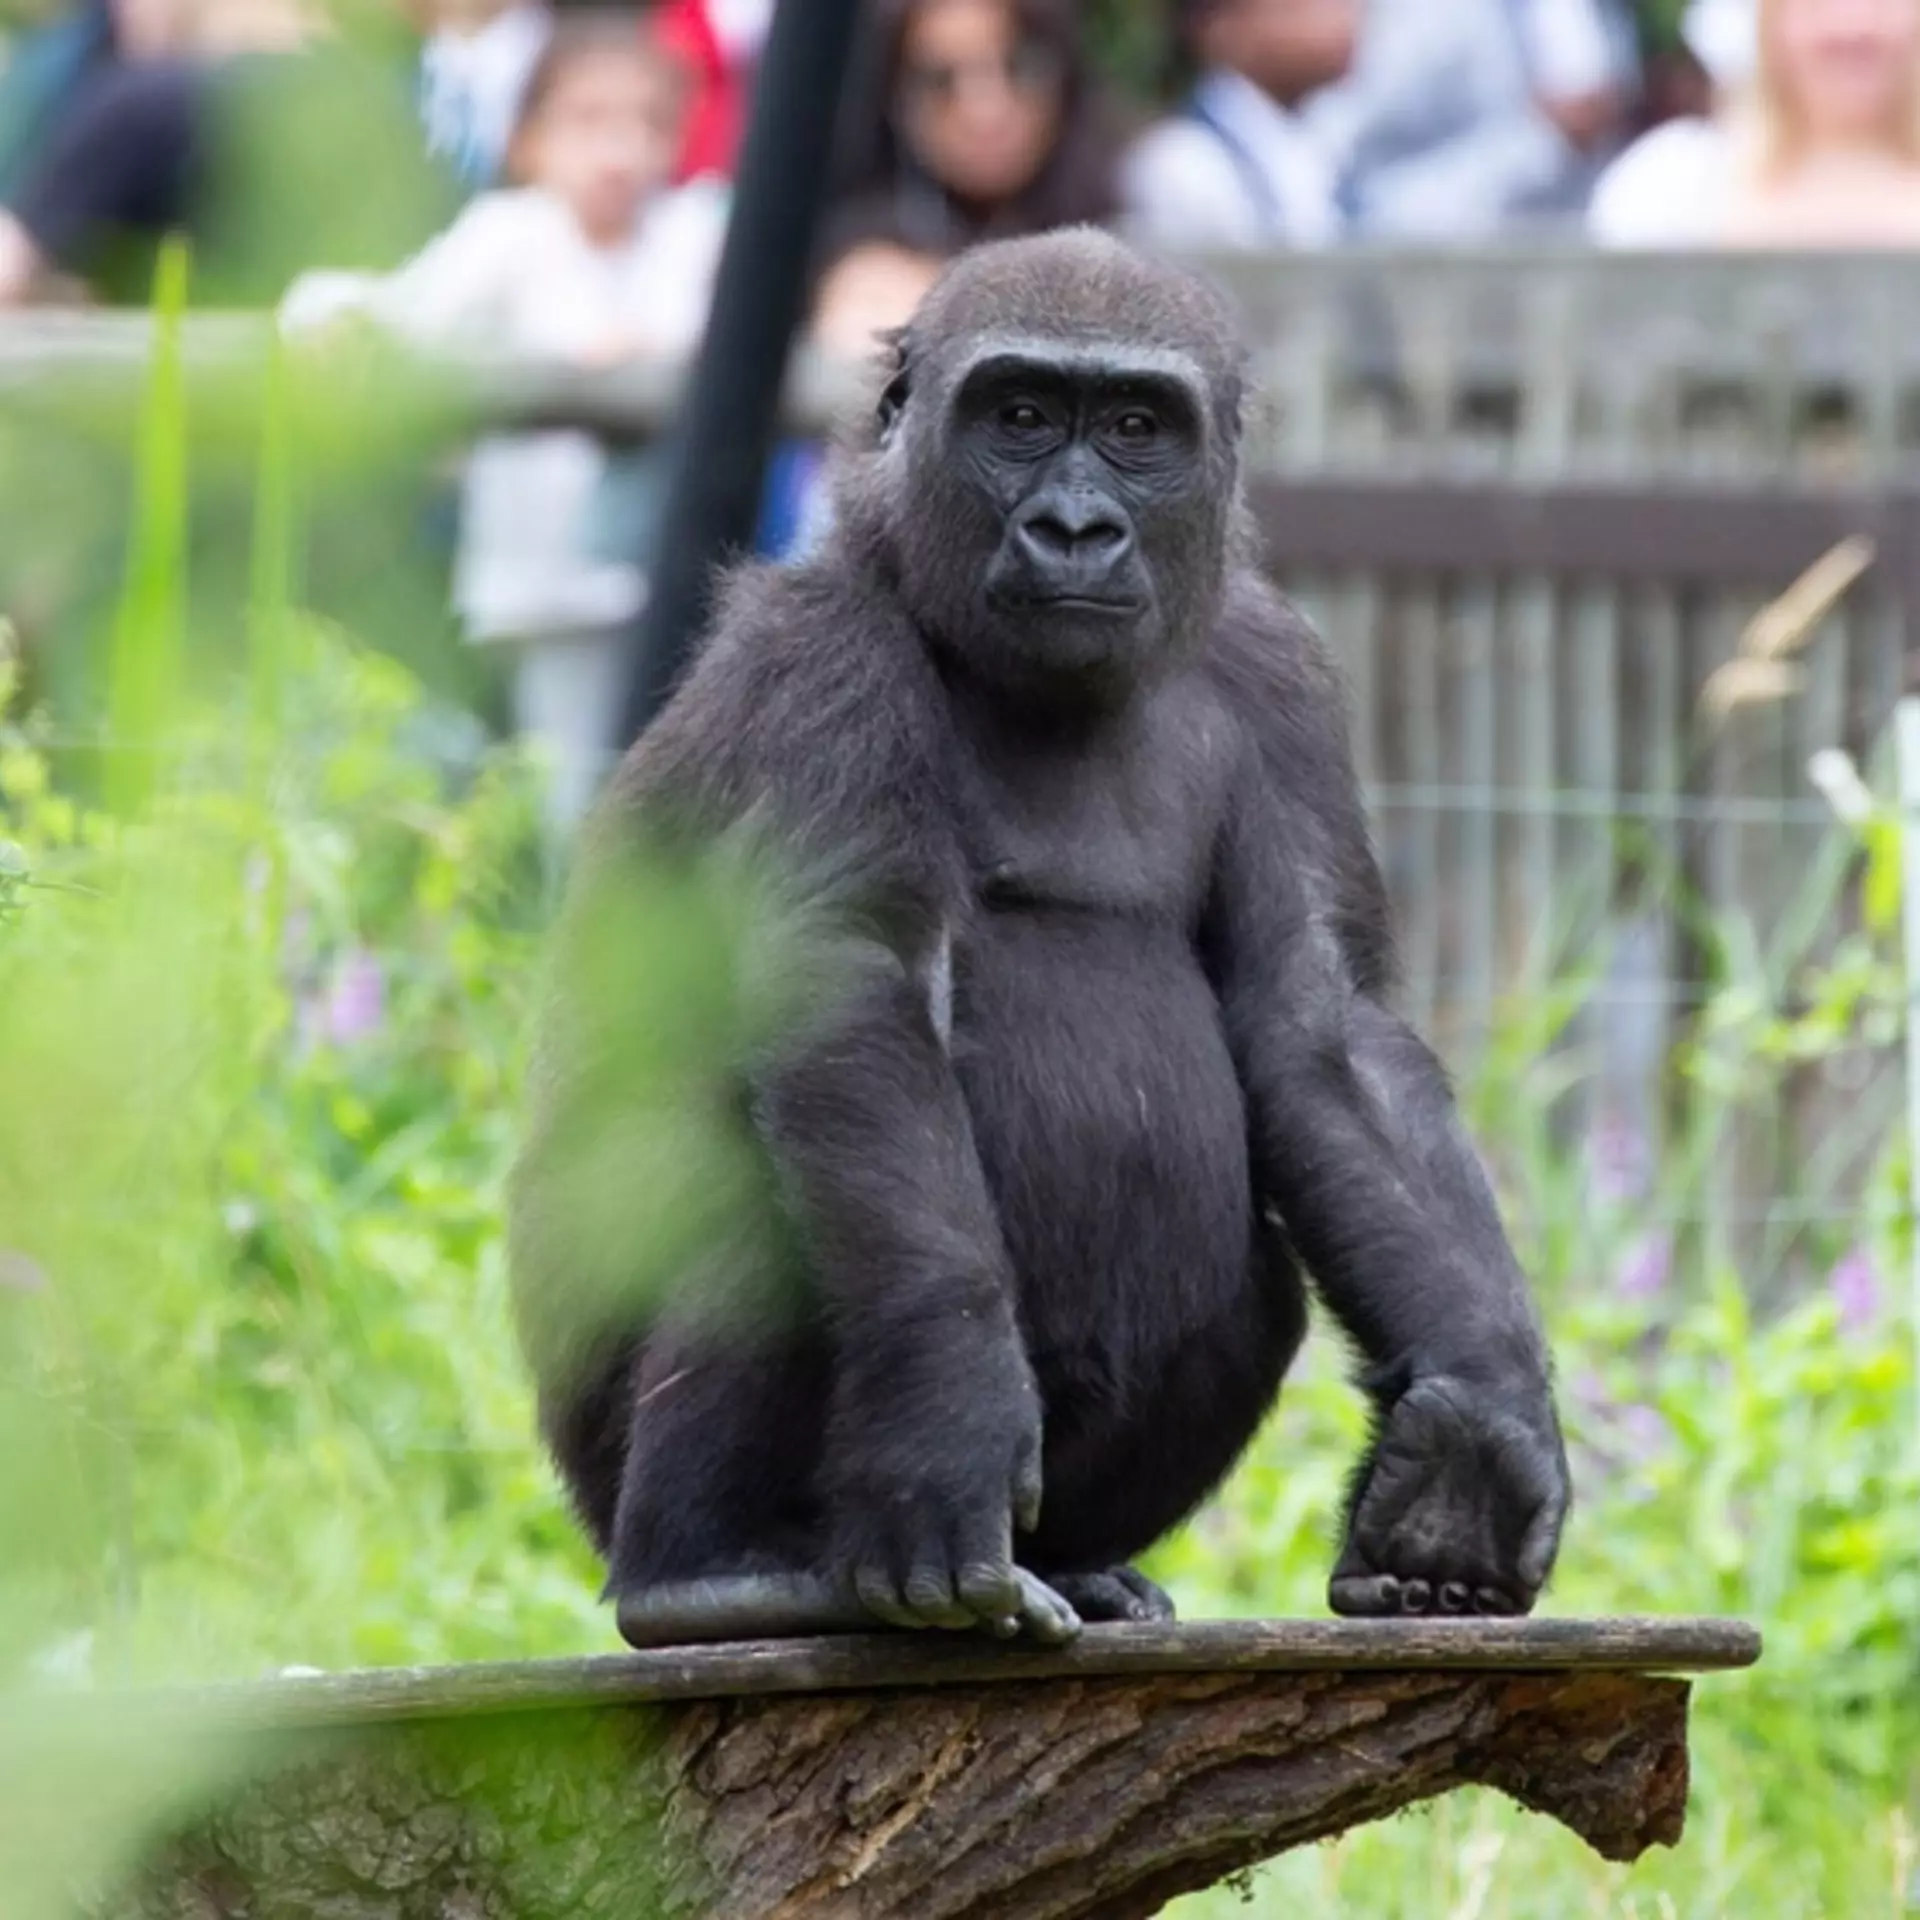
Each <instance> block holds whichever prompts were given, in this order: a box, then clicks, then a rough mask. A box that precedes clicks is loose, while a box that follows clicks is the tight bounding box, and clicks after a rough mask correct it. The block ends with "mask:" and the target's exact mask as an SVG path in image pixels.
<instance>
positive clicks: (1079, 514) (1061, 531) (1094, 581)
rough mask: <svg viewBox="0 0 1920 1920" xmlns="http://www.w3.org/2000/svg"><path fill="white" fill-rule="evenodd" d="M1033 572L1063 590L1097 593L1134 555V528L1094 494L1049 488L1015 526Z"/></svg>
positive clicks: (1066, 591)
mask: <svg viewBox="0 0 1920 1920" xmlns="http://www.w3.org/2000/svg"><path fill="white" fill-rule="evenodd" d="M1014 538H1015V540H1016V541H1017V542H1018V544H1019V547H1020V552H1021V557H1022V558H1023V559H1024V560H1025V561H1026V563H1027V565H1028V566H1029V567H1030V568H1031V569H1032V571H1033V574H1034V577H1035V578H1036V579H1038V580H1041V581H1044V582H1045V583H1046V584H1047V585H1048V586H1050V587H1052V588H1054V589H1055V590H1056V591H1058V592H1060V593H1063V594H1073V593H1087V594H1096V595H1097V594H1098V593H1100V592H1101V591H1102V590H1103V589H1104V588H1106V587H1108V586H1110V585H1111V584H1112V583H1113V580H1114V578H1115V576H1116V575H1117V574H1118V573H1119V571H1120V569H1121V568H1122V567H1123V566H1124V565H1125V564H1126V562H1127V561H1128V560H1129V559H1130V558H1131V557H1132V554H1133V529H1132V528H1131V527H1130V526H1129V525H1128V524H1127V521H1126V517H1125V516H1124V515H1123V514H1122V513H1121V512H1120V511H1119V509H1118V508H1117V507H1115V506H1114V505H1113V504H1112V503H1111V502H1110V501H1107V500H1103V499H1101V498H1100V497H1099V496H1098V495H1097V494H1080V493H1049V494H1047V495H1045V496H1044V497H1042V498H1041V499H1039V500H1036V501H1034V502H1033V503H1032V504H1031V505H1030V506H1028V507H1027V509H1026V510H1025V511H1024V512H1023V513H1022V514H1021V515H1020V516H1019V519H1018V521H1017V523H1016V524H1015V527H1014Z"/></svg>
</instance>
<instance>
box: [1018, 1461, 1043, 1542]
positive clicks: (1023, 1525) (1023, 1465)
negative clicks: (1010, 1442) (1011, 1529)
mask: <svg viewBox="0 0 1920 1920" xmlns="http://www.w3.org/2000/svg"><path fill="white" fill-rule="evenodd" d="M1040 1462H1041V1454H1040V1443H1039V1441H1038V1440H1034V1441H1031V1442H1029V1443H1028V1444H1027V1445H1025V1446H1023V1447H1022V1448H1021V1450H1020V1457H1019V1459H1018V1460H1016V1461H1015V1462H1014V1467H1013V1524H1014V1525H1015V1526H1016V1527H1018V1528H1019V1529H1020V1531H1021V1532H1022V1533H1032V1532H1034V1531H1035V1530H1036V1529H1037V1528H1038V1527H1039V1525H1040V1495H1041V1491H1042V1487H1041V1479H1040Z"/></svg>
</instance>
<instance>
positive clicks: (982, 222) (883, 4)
mask: <svg viewBox="0 0 1920 1920" xmlns="http://www.w3.org/2000/svg"><path fill="white" fill-rule="evenodd" d="M1079 12H1080V9H1079V7H1078V6H1077V5H1076V4H1075V0H880V4H879V6H878V8H877V13H878V16H879V19H878V25H877V33H878V37H879V41H880V52H881V59H880V70H881V75H882V82H883V84H882V86H881V88H880V90H879V91H880V106H879V110H878V112H877V113H875V114H873V115H872V116H871V117H870V118H868V120H867V121H866V123H865V124H864V125H860V126H858V127H856V128H855V130H854V136H853V138H852V140H851V141H850V143H849V148H848V157H847V167H846V172H845V184H844V187H843V190H842V192H841V194H840V196H839V205H838V207H837V209H836V211H835V213H834V214H833V216H832V217H831V218H830V221H829V230H828V239H827V257H828V259H829V261H836V260H838V259H839V258H840V257H841V256H842V255H844V254H845V253H847V252H848V251H849V250H850V244H849V242H851V245H855V246H857V245H859V244H861V243H862V237H863V236H867V235H871V234H873V233H876V232H883V231H884V232H886V233H888V234H890V235H892V236H893V237H894V244H896V245H898V246H901V247H904V248H906V249H908V250H910V251H912V252H914V253H917V254H924V255H928V256H931V257H934V258H938V259H945V258H947V257H949V256H951V255H953V254H955V253H958V252H959V251H960V250H961V248H963V247H966V246H970V245H972V244H973V243H974V242H975V241H979V240H999V239H1007V238H1011V237H1014V236H1017V235H1021V234H1029V233H1040V232H1044V231H1045V230H1046V229H1047V228H1049V227H1058V226H1066V225H1071V224H1073V223H1075V222H1079V221H1095V222H1105V221H1107V220H1110V219H1111V218H1112V217H1113V216H1114V214H1115V213H1116V212H1117V211H1118V206H1119V198H1118V186H1117V177H1116V176H1117V160H1118V150H1117V147H1116V144H1115V142H1114V140H1113V138H1112V136H1111V134H1110V132H1109V130H1108V118H1107V113H1106V109H1105V106H1104V103H1103V102H1102V101H1101V99H1100V98H1099V97H1098V95H1097V93H1096V90H1095V87H1094V83H1093V80H1092V77H1091V74H1090V72H1089V68H1088V62H1087V58H1086V53H1085V49H1084V47H1083V44H1082V35H1081V29H1080V23H1079ZM901 317H904V316H901Z"/></svg>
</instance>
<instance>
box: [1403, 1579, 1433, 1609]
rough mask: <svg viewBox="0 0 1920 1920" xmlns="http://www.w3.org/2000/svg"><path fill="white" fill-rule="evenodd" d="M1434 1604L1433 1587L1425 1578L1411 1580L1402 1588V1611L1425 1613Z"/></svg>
mask: <svg viewBox="0 0 1920 1920" xmlns="http://www.w3.org/2000/svg"><path fill="white" fill-rule="evenodd" d="M1432 1605H1433V1589H1432V1588H1431V1587H1430V1586H1428V1584H1427V1583H1426V1582H1425V1581H1424V1580H1409V1581H1408V1582H1407V1583H1406V1585H1405V1586H1403V1587H1402V1588H1401V1589H1400V1611H1401V1612H1402V1613H1425V1612H1426V1611H1427V1610H1428V1608H1430V1607H1431V1606H1432Z"/></svg>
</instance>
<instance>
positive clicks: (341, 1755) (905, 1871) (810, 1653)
mask: <svg viewBox="0 0 1920 1920" xmlns="http://www.w3.org/2000/svg"><path fill="white" fill-rule="evenodd" d="M1758 1651H1759V1643H1758V1639H1757V1636H1756V1635H1754V1634H1753V1633H1752V1631H1751V1630H1750V1629H1748V1628H1745V1627H1743V1626H1739V1625H1737V1624H1735V1623H1731V1622H1711V1621H1595V1622H1576V1621H1537V1622H1514V1621H1440V1622H1429V1621H1405V1622H1399V1621H1383V1622H1274V1623H1265V1624H1248V1625H1244V1626H1241V1625H1215V1626H1201V1627H1172V1628H1162V1627H1153V1628H1133V1627H1112V1628H1095V1629H1090V1630H1089V1631H1088V1632H1087V1633H1086V1635H1085V1636H1084V1637H1083V1638H1082V1640H1081V1641H1080V1642H1079V1643H1078V1644H1077V1645H1075V1646H1073V1647H1069V1648H1065V1649H1061V1650H1059V1651H1055V1652H1038V1651H1035V1652H1026V1651H1013V1650H1007V1649H1003V1648H999V1647H995V1646H991V1645H982V1644H979V1643H975V1642H969V1641H960V1640H954V1641H944V1640H928V1639H924V1638H921V1637H918V1636H911V1637H909V1636H873V1637H870V1638H869V1637H862V1638H858V1639H836V1640H822V1641H809V1642H799V1643H789V1644H781V1643H773V1642H766V1643H758V1644H755V1645H751V1646H740V1647H714V1648H701V1649H688V1650H684V1651H677V1652H676V1651H669V1652H661V1653H652V1654H638V1655H619V1656H610V1657H608V1658H605V1659H597V1660H588V1661H579V1662H555V1663H541V1664H535V1665H528V1666H508V1667H475V1668H467V1669H451V1670H446V1671H443V1672H432V1671H421V1672H393V1673H376V1674H355V1675H341V1676H323V1677H316V1678H313V1679H310V1680H286V1681H278V1682H273V1683H269V1684H267V1685H263V1686H260V1687H252V1688H244V1689H242V1688H232V1689H220V1690H216V1691H214V1692H211V1693H207V1694H202V1695H198V1696H195V1697H193V1698H192V1699H183V1700H177V1701H158V1700H149V1701H148V1702H147V1703H146V1705H145V1707H144V1708H143V1709H142V1711H144V1712H150V1713H160V1714H163V1715H164V1714H167V1713H174V1712H178V1713H182V1714H186V1715H190V1716H191V1722H192V1724H193V1725H194V1727H195V1728H196V1729H197V1730H199V1731H200V1732H201V1733H203V1734H204V1732H205V1730H207V1729H208V1728H218V1727H225V1728H228V1729H230V1730H246V1731H248V1732H249V1733H258V1734H262V1735H270V1736H271V1738H272V1740H273V1743H274V1748H275V1752H276V1758H275V1761H274V1763H273V1765H272V1766H271V1767H269V1768H266V1769H264V1770H259V1771H256V1772H255V1773H254V1774H253V1776H252V1777H250V1778H249V1779H248V1780H247V1781H246V1783H245V1784H244V1785H242V1786H240V1787H239V1788H238V1790H237V1791H233V1792H230V1793H228V1794H226V1795H224V1796H223V1797H222V1799H221V1801H220V1803H219V1804H218V1805H217V1806H216V1807H214V1808H213V1809H212V1810H211V1811H209V1812H207V1813H205V1814H204V1815H202V1816H200V1817H197V1818H196V1819H195V1820H194V1821H192V1822H191V1823H190V1824H189V1825H188V1826H187V1827H186V1828H184V1829H183V1830H182V1831H180V1832H179V1833H177V1834H176V1835H174V1836H173V1837H172V1838H171V1839H169V1840H168V1841H167V1842H166V1843H165V1844H164V1845H162V1846H161V1847H159V1848H158V1849H156V1850H155V1851H154V1852H153V1853H152V1854H150V1855H149V1857H148V1859H147V1861H146V1862H145V1864H144V1865H143V1867H142V1869H141V1870H140V1873H139V1874H138V1876H137V1879H136V1883H135V1884H134V1885H132V1886H130V1887H123V1888H122V1889H120V1890H119V1891H118V1892H117V1893H116V1896H115V1898H114V1899H113V1901H112V1902H111V1904H110V1906H108V1907H104V1908H102V1911H103V1912H107V1911H111V1912H112V1913H114V1914H116V1915H128V1914H132V1915H137V1916H161V1915H165V1916H168V1920H184V1917H185V1916H188V1915H191V1916H194V1917H195V1920H214V1917H215V1916H220V1917H221V1920H243V1917H244V1920H256V1917H257V1920H267V1916H272V1917H273V1920H296V1917H297V1920H308V1917H311V1920H320V1917H321V1916H326V1920H374V1916H388V1915H391V1916H396V1917H398V1916H404V1917H405V1920H428V1917H429V1916H431V1917H432V1920H496V1917H497V1920H547V1916H553V1920H560V1917H561V1916H567V1917H568V1920H575V1917H577V1916H592V1915H600V1914H605V1915H608V1916H621V1917H622V1920H625V1916H645V1920H683V1917H684V1920H695V1917H697V1916H716V1917H718V1916H724V1917H725V1920H774V1917H775V1916H779V1917H780V1920H788V1917H789V1916H799V1915H806V1916H814V1915H819V1916H830V1917H831V1920H841V1917H842V1916H844V1917H845V1920H881V1917H882V1916H888V1917H891V1916H895V1915H911V1916H913V1917H914V1920H987V1917H988V1916H991V1917H992V1920H1096V1917H1097V1920H1132V1917H1133V1916H1139V1915H1149V1914H1153V1913H1157V1912H1158V1911H1159V1910H1160V1909H1161V1907H1162V1906H1163V1905H1164V1904H1165V1903H1166V1902H1167V1901H1168V1900H1170V1899H1172V1898H1173V1897H1174V1896H1175V1895H1177V1894H1180V1893H1184V1892H1188V1891H1191V1890H1193V1889H1195V1888H1199V1887H1203V1886H1207V1885H1209V1884H1211V1883H1213V1882H1215V1881H1217V1880H1219V1879H1221V1878H1223V1877H1225V1876H1226V1875H1228V1874H1231V1873H1233V1872H1235V1871H1237V1870H1239V1869H1241V1868H1243V1867H1246V1866H1250V1865H1252V1864H1253V1863H1255V1862H1257V1861H1259V1860H1262V1859H1265V1858H1267V1857H1269V1856H1271V1855H1273V1854H1276V1853H1279V1852H1282V1851H1284V1850H1285V1849H1287V1848H1290V1847H1296V1846H1300V1845H1303V1844H1305V1843H1307V1842H1310V1841H1314V1840H1320V1839H1324V1838H1326V1837H1327V1836H1329V1835H1332V1834H1335V1833H1339V1832H1341V1831H1343V1830H1344V1829H1346V1828H1348V1827H1352V1826H1356V1825H1358V1824H1360V1823H1362V1822H1365V1821H1369V1820H1376V1819H1379V1818H1380V1817H1381V1816H1383V1815H1385V1814H1388V1813H1392V1812H1394V1811H1396V1810H1397V1809H1399V1808H1402V1807H1406V1806H1409V1805H1411V1804H1413V1803H1415V1802H1417V1801H1420V1800H1424V1799H1428V1798H1430V1797H1432V1796H1433V1795H1435V1794H1439V1793H1444V1792H1446V1791H1448V1790H1449V1789H1451V1788H1454V1787H1458V1786H1463V1785H1468V1784H1474V1783H1478V1784H1484V1785H1489V1786H1494V1787H1498V1788H1500V1789H1501V1790H1502V1791H1504V1792H1506V1793H1508V1794H1511V1795H1512V1796H1513V1797H1514V1798H1515V1799H1517V1800H1519V1801H1520V1802H1521V1803H1522V1804H1523V1805H1525V1806H1528V1807H1531V1808H1533V1809H1535V1810H1536V1811H1538V1812H1541V1813H1544V1814H1547V1815H1549V1816H1551V1817H1552V1818H1554V1819H1557V1820H1559V1821H1561V1822H1563V1823H1564V1824H1565V1825H1567V1826H1568V1827H1570V1828H1572V1830H1573V1831H1574V1832H1575V1833H1577V1834H1579V1835H1580V1836H1581V1837H1582V1838H1583V1839H1585V1840H1586V1841H1587V1842H1588V1843H1589V1844H1590V1845H1591V1846H1593V1847H1594V1848H1595V1849H1597V1850H1598V1851H1599V1852H1600V1853H1602V1854H1603V1855H1605V1856H1606V1857H1607V1858H1608V1859H1612V1860H1631V1859H1633V1858H1635V1857H1637V1856H1638V1855H1639V1854H1640V1853H1641V1852H1643V1851H1644V1850H1645V1849H1646V1848H1648V1847H1650V1846H1654V1845H1672V1844H1673V1843H1674V1842H1676V1841H1677V1840H1678V1839H1679V1837H1680V1831H1681V1825H1682V1821H1683V1818H1684V1815H1685V1808H1686V1797H1687V1749H1686V1716H1687V1700H1688V1686H1687V1683H1686V1682H1685V1681H1684V1680H1680V1679H1677V1678H1673V1677H1670V1676H1672V1675H1673V1674H1675V1673H1677V1672H1684V1671H1689V1670H1700V1669H1707V1668H1717V1667H1732V1666H1743V1665H1746V1664H1748V1663H1749V1662H1751V1661H1752V1660H1753V1659H1755V1658H1756V1657H1757V1655H1758ZM120 1710H121V1711H122V1712H123V1713H124V1711H125V1703H124V1702H123V1703H121V1705H120Z"/></svg>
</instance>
